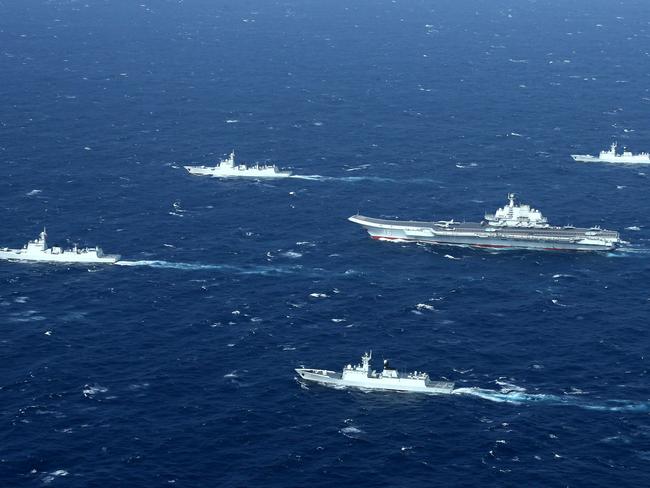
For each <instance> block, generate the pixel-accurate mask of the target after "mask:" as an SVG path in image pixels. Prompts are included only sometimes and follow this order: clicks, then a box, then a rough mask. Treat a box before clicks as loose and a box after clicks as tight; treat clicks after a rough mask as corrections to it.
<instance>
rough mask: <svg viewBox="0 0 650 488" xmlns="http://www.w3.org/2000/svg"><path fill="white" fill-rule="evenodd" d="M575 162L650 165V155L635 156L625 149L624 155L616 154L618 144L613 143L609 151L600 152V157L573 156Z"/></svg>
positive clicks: (588, 155) (587, 155)
mask: <svg viewBox="0 0 650 488" xmlns="http://www.w3.org/2000/svg"><path fill="white" fill-rule="evenodd" d="M571 157H572V158H573V160H574V161H579V162H582V163H621V164H650V154H648V153H646V152H642V153H639V154H633V153H631V152H630V151H626V150H625V148H623V153H622V154H616V143H613V144H612V146H611V147H610V148H609V151H600V153H599V154H598V156H592V155H591V154H572V155H571Z"/></svg>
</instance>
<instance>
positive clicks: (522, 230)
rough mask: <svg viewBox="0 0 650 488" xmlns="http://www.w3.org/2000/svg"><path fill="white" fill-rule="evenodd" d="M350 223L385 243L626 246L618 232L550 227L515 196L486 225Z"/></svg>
mask: <svg viewBox="0 0 650 488" xmlns="http://www.w3.org/2000/svg"><path fill="white" fill-rule="evenodd" d="M349 220H350V221H351V222H354V223H356V224H359V225H361V226H363V227H364V228H365V229H366V230H367V231H368V233H369V234H370V236H371V237H372V238H373V239H377V240H385V241H402V242H422V243H427V244H441V245H451V246H470V247H483V248H497V249H535V250H552V251H558V250H573V251H609V250H612V249H615V248H616V247H618V246H619V245H621V244H622V243H623V241H621V239H620V236H619V233H618V232H615V231H611V230H605V229H601V228H600V227H592V228H590V229H584V228H576V227H572V226H564V227H556V226H551V225H549V223H548V221H547V219H546V217H544V216H543V215H542V213H541V212H540V211H539V210H536V209H533V208H531V207H530V206H529V205H521V204H518V203H516V202H515V195H514V194H512V193H511V194H509V195H508V204H507V205H505V206H504V207H502V208H499V209H498V210H497V211H496V212H495V213H494V214H486V215H485V220H483V221H482V222H456V221H454V220H441V221H437V222H420V221H404V220H386V219H376V218H372V217H365V216H363V215H354V216H352V217H350V218H349Z"/></svg>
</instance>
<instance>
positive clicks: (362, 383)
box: [296, 352, 454, 394]
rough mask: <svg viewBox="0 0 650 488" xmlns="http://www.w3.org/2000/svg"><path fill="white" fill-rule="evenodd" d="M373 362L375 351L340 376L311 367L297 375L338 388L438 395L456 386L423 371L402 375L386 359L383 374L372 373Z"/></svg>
mask: <svg viewBox="0 0 650 488" xmlns="http://www.w3.org/2000/svg"><path fill="white" fill-rule="evenodd" d="M371 359H372V352H370V353H365V354H364V355H363V356H362V357H361V364H357V365H352V364H348V365H347V366H345V367H344V368H343V371H342V372H341V373H337V372H336V371H329V370H326V369H308V368H298V369H296V373H298V375H299V376H300V377H301V378H302V379H304V380H307V381H314V382H316V383H321V384H324V385H329V386H338V387H353V388H362V389H369V390H392V391H403V392H416V393H436V394H440V393H451V392H452V391H453V389H454V383H452V382H449V381H431V380H430V379H429V375H428V374H427V373H423V372H421V371H414V372H412V373H400V372H399V371H397V370H396V369H394V368H392V367H391V366H390V365H389V364H388V361H386V360H385V361H384V369H383V370H382V371H381V372H377V371H374V370H371V368H370V360H371Z"/></svg>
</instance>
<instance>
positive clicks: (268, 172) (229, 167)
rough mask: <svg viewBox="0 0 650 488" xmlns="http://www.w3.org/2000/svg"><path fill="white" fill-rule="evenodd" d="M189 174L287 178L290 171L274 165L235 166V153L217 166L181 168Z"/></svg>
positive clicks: (219, 176)
mask: <svg viewBox="0 0 650 488" xmlns="http://www.w3.org/2000/svg"><path fill="white" fill-rule="evenodd" d="M183 167H184V168H185V169H186V170H187V171H188V172H189V173H190V174H193V175H199V176H212V177H215V178H241V177H248V178H287V177H289V176H291V171H282V170H280V169H278V167H277V166H275V165H259V164H256V165H254V166H247V165H245V164H235V151H233V152H231V153H230V156H228V158H226V159H222V160H221V161H219V164H218V165H217V166H183Z"/></svg>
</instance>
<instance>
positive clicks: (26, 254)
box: [0, 229, 120, 264]
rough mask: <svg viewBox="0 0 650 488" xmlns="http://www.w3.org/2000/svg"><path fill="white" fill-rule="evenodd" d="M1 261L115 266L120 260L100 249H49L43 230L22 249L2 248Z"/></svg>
mask: <svg viewBox="0 0 650 488" xmlns="http://www.w3.org/2000/svg"><path fill="white" fill-rule="evenodd" d="M0 259H6V260H12V261H40V262H52V263H99V264H113V263H115V262H116V261H118V260H119V259H120V256H119V255H117V254H104V252H103V251H102V249H101V248H99V247H86V248H78V247H77V246H74V247H73V248H72V249H63V248H61V247H56V246H53V247H47V232H46V231H45V229H43V232H41V233H40V234H39V236H38V238H36V239H34V240H33V241H29V242H28V243H27V244H26V245H25V246H24V247H23V248H22V249H9V248H7V247H4V248H0Z"/></svg>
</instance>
